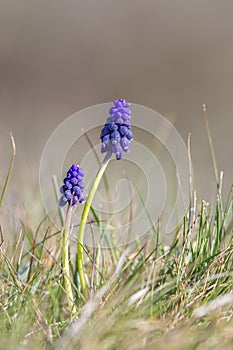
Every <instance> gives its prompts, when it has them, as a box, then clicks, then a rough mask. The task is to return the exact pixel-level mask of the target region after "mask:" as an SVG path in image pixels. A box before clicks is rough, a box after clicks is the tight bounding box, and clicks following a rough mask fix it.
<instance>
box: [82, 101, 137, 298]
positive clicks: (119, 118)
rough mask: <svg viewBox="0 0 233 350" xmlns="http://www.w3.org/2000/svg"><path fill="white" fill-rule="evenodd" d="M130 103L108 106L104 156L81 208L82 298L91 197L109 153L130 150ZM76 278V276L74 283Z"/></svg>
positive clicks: (120, 154) (119, 155) (118, 155)
mask: <svg viewBox="0 0 233 350" xmlns="http://www.w3.org/2000/svg"><path fill="white" fill-rule="evenodd" d="M129 107H130V104H129V103H126V101H125V100H123V99H120V100H115V101H114V106H113V107H111V108H110V110H109V114H110V116H109V117H108V118H107V120H106V123H105V125H104V127H103V129H102V130H101V134H100V139H101V142H102V149H101V152H102V153H106V156H105V158H104V160H103V162H102V164H101V166H100V169H99V171H98V173H97V175H96V177H95V179H94V182H93V183H92V185H91V187H90V190H89V193H88V196H87V200H86V203H85V205H84V208H83V212H82V216H81V221H80V226H79V233H78V249H77V256H76V262H77V272H78V276H79V283H80V286H81V291H82V294H83V297H84V299H86V300H87V299H88V297H89V291H88V287H87V283H86V276H85V273H84V264H83V252H84V249H83V240H84V233H85V226H86V223H87V218H88V213H89V211H90V208H91V204H92V201H93V198H94V196H95V193H96V190H97V188H98V186H99V183H100V181H101V179H102V177H103V175H104V172H105V170H106V168H107V166H108V163H109V161H110V158H111V155H112V154H113V153H114V154H115V156H116V159H117V160H119V159H121V158H122V157H123V153H124V152H125V153H128V152H129V151H130V141H132V139H133V132H132V130H131V111H130V109H129ZM77 281H78V279H77V277H76V285H78V283H77Z"/></svg>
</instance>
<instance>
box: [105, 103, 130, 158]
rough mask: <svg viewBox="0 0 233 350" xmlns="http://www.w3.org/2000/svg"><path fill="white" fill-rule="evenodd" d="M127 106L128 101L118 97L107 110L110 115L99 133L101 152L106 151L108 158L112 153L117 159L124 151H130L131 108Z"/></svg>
mask: <svg viewBox="0 0 233 350" xmlns="http://www.w3.org/2000/svg"><path fill="white" fill-rule="evenodd" d="M129 107H130V103H126V101H125V100H123V99H120V100H115V101H114V106H113V107H111V108H110V110H109V114H110V117H108V118H107V120H106V124H105V125H104V127H103V129H102V130H101V134H100V139H101V142H102V148H101V152H102V153H107V155H106V157H107V158H110V157H111V155H112V153H114V154H115V155H116V159H117V160H119V159H121V158H122V156H123V153H124V152H125V153H128V152H129V151H130V141H132V140H133V132H132V130H131V110H130V109H129Z"/></svg>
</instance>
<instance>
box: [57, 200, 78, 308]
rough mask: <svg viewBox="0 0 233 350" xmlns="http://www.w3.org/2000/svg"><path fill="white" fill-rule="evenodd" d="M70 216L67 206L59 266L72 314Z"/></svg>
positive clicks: (69, 208)
mask: <svg viewBox="0 0 233 350" xmlns="http://www.w3.org/2000/svg"><path fill="white" fill-rule="evenodd" d="M71 216H72V206H71V205H69V207H68V210H67V214H66V219H65V224H64V226H63V230H62V241H61V264H62V268H63V278H64V279H63V281H64V288H65V291H66V295H67V299H68V305H69V309H70V313H71V314H74V313H75V312H76V311H77V310H76V306H75V304H74V297H73V292H72V286H71V279H70V268H69V231H70V222H71Z"/></svg>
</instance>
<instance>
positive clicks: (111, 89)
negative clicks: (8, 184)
mask: <svg viewBox="0 0 233 350" xmlns="http://www.w3.org/2000/svg"><path fill="white" fill-rule="evenodd" d="M232 18H233V1H231V0H223V1H219V0H195V1H190V0H183V1H181V0H169V1H168V0H159V1H158V0H147V1H137V0H126V1H121V0H120V1H109V0H108V1H107V0H99V1H84V0H83V1H81V0H75V1H74V0H73V1H71V0H67V1H60V0H46V1H45V0H40V1H33V0H20V1H19V0H15V1H13V0H5V1H4V0H1V10H0V72H1V75H0V76H1V80H0V121H1V123H0V125H1V128H0V147H1V150H0V156H1V162H2V164H3V166H4V167H5V165H6V164H7V159H8V157H9V155H10V142H9V137H8V133H9V131H10V130H11V131H12V132H13V134H14V136H15V139H16V142H17V148H18V156H17V168H16V169H15V172H16V173H15V174H18V173H17V172H19V171H20V172H21V173H22V172H24V173H25V172H26V171H27V169H30V168H32V167H34V169H36V168H37V167H38V164H39V160H40V156H41V152H42V150H43V147H44V144H45V142H46V141H47V139H48V137H49V135H50V134H51V132H52V131H53V130H54V129H55V128H56V126H57V125H58V124H59V123H60V122H61V121H63V120H64V119H65V118H67V117H68V116H70V115H71V114H73V113H75V112H76V111H77V110H80V109H82V108H84V107H87V106H91V105H93V104H98V103H102V102H109V101H112V100H113V99H115V98H120V97H124V98H125V99H127V100H129V101H131V102H135V103H138V104H142V105H145V106H148V107H151V108H153V109H155V110H157V111H158V112H160V113H161V114H162V115H164V116H165V117H167V118H168V119H169V120H170V121H172V122H173V123H174V125H175V126H176V128H177V129H178V131H179V132H180V134H181V135H182V137H183V138H184V140H185V142H186V143H187V138H188V133H189V132H191V133H192V157H193V163H194V169H195V175H196V184H197V187H198V189H199V193H200V197H204V198H206V199H208V200H211V199H212V190H213V189H214V188H215V186H214V171H213V166H212V162H211V155H210V150H209V145H208V140H207V136H206V131H205V126H204V121H203V116H202V103H206V104H207V108H208V116H209V123H210V127H211V131H212V136H213V140H214V145H215V150H216V156H217V160H218V164H219V168H220V169H222V170H224V173H225V185H224V191H225V193H226V191H227V190H228V188H227V187H229V185H230V183H231V181H232V178H233V167H232V146H233V140H232V126H233V122H232V113H233V98H232V97H233V35H232V33H233V21H232ZM19 169H20V170H19ZM29 171H30V170H29ZM0 176H2V172H1V174H0ZM15 177H16V175H15ZM12 181H13V182H14V181H15V179H12Z"/></svg>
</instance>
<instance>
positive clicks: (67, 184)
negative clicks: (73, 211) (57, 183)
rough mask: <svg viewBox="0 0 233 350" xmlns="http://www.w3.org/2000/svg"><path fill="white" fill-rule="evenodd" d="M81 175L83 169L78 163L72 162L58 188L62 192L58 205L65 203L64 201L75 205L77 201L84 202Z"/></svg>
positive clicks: (82, 174) (82, 175)
mask: <svg viewBox="0 0 233 350" xmlns="http://www.w3.org/2000/svg"><path fill="white" fill-rule="evenodd" d="M83 177H84V172H83V169H82V168H81V167H80V166H79V165H78V164H73V165H72V166H71V168H70V169H69V170H68V172H67V175H66V177H65V178H64V185H62V186H61V188H60V192H61V193H62V197H61V198H60V202H59V205H60V207H62V206H64V205H66V203H68V204H69V205H70V204H72V206H75V205H77V203H78V202H79V203H84V202H85V197H84V195H83V190H84V182H83Z"/></svg>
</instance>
